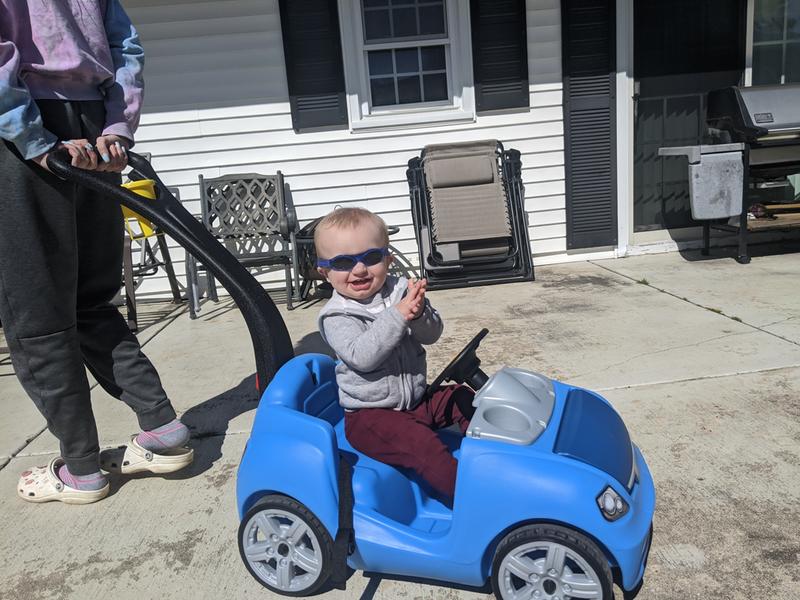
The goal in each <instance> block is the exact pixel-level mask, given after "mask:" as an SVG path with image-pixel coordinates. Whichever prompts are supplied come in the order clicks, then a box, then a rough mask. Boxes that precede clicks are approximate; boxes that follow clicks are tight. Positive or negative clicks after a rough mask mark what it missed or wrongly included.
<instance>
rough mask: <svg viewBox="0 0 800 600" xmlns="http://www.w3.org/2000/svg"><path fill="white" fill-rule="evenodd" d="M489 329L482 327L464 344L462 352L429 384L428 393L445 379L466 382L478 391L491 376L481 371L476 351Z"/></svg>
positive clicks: (434, 389)
mask: <svg viewBox="0 0 800 600" xmlns="http://www.w3.org/2000/svg"><path fill="white" fill-rule="evenodd" d="M488 333H489V330H488V329H486V328H485V327H484V328H483V329H481V330H480V331H479V332H478V334H477V335H476V336H475V337H474V338H472V340H471V341H470V342H469V343H468V344H467V345H466V346H464V348H463V349H462V350H461V352H459V353H458V355H457V356H456V357H455V358H454V359H453V360H452V361H450V364H449V365H447V366H446V367H445V368H444V370H443V371H442V372H441V373H439V376H438V377H437V378H436V379H434V380H433V382H432V383H431V384H430V385H429V386H428V393H429V394H430V393H431V392H434V391H436V389H437V388H438V387H439V386H441V385H442V383H443V382H445V381H454V382H455V383H466V384H468V385H469V387H471V388H472V389H473V390H475V391H478V390H479V389H480V388H482V387H483V384H485V383H486V381H487V380H488V379H489V377H488V376H487V375H486V373H484V372H483V371H481V368H480V367H481V359H480V358H478V357H477V355H476V354H475V351H476V350H477V349H478V346H480V345H481V340H482V339H483V338H485V337H486V334H488Z"/></svg>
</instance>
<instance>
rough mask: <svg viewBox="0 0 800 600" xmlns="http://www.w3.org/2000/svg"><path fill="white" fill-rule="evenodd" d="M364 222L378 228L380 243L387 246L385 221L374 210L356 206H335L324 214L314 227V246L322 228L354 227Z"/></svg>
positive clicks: (387, 235)
mask: <svg viewBox="0 0 800 600" xmlns="http://www.w3.org/2000/svg"><path fill="white" fill-rule="evenodd" d="M365 222H366V223H372V224H373V225H375V227H377V228H378V232H379V233H380V236H381V245H383V246H388V245H389V231H388V230H387V228H386V222H385V221H384V220H383V219H381V218H380V217H379V216H378V215H376V214H375V213H374V212H371V211H369V210H367V209H366V208H358V207H348V208H335V209H333V211H331V212H329V213H328V214H327V215H325V216H324V217H323V218H322V220H321V221H320V222H319V223H317V226H316V228H315V229H314V246H315V247H318V242H319V236H320V235H321V232H322V231H323V230H327V229H355V228H356V227H358V226H359V225H361V224H362V223H365Z"/></svg>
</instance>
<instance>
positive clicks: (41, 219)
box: [0, 100, 175, 475]
mask: <svg viewBox="0 0 800 600" xmlns="http://www.w3.org/2000/svg"><path fill="white" fill-rule="evenodd" d="M37 104H39V107H40V110H41V112H42V116H43V118H44V124H45V127H47V129H49V130H50V131H52V132H53V133H55V134H56V135H58V136H59V138H60V139H62V140H69V139H75V138H87V139H89V140H90V141H92V142H94V140H95V139H96V137H97V136H98V135H99V133H100V132H101V129H102V126H103V123H104V108H103V103H102V102H75V101H61V100H47V101H39V102H37ZM107 176H108V177H114V178H116V179H117V180H119V176H118V175H114V174H108V175H107ZM122 231H123V229H122V216H121V211H120V207H119V204H117V203H116V202H115V201H114V200H109V199H107V198H101V197H98V196H97V195H96V194H95V193H94V192H91V191H88V190H86V189H83V188H78V187H77V186H75V185H73V184H70V183H67V182H64V181H62V180H60V179H58V178H57V177H55V176H53V175H51V174H49V173H47V172H46V171H44V170H43V169H42V168H40V167H38V166H36V165H34V164H32V163H30V162H26V161H24V160H23V159H22V158H21V156H20V155H19V153H18V152H17V150H16V148H15V147H14V146H13V145H12V144H9V143H7V142H5V141H3V142H2V143H0V322H2V324H3V329H4V332H5V336H6V340H7V342H8V346H9V348H10V351H11V360H12V363H13V365H14V370H15V372H16V374H17V377H18V378H19V381H20V383H21V384H22V386H23V388H25V391H26V392H27V393H28V395H29V396H30V397H31V398H32V399H33V401H34V403H35V404H36V406H37V408H38V409H39V410H40V411H41V413H42V415H43V416H44V418H45V419H46V420H47V426H48V428H49V429H50V431H51V432H52V433H53V435H54V436H56V438H58V440H59V442H60V443H61V454H62V456H63V457H64V459H65V461H66V463H67V467H68V468H69V470H70V472H72V473H73V474H74V475H88V474H89V473H93V472H95V471H97V469H98V452H99V444H98V438H97V426H96V424H95V420H94V414H93V413H92V404H91V400H90V397H89V382H88V378H87V376H86V370H85V367H87V368H88V369H89V371H91V373H92V375H93V376H94V377H95V379H96V380H97V381H98V382H99V383H100V385H101V386H102V387H103V389H105V390H106V391H107V392H108V393H109V394H110V395H112V396H114V397H116V398H119V399H120V400H122V401H123V402H125V403H126V404H127V405H128V406H130V407H131V408H132V409H133V410H134V411H135V412H136V414H137V416H138V419H139V426H140V427H141V428H142V429H155V428H156V427H159V426H161V425H164V424H165V423H168V422H169V421H171V420H172V419H174V418H175V411H174V410H173V408H172V405H171V404H170V402H169V399H168V398H167V396H166V393H165V392H164V389H163V388H162V386H161V381H160V380H159V377H158V373H157V372H156V370H155V368H154V367H153V365H152V364H151V363H150V361H149V360H148V359H147V357H145V356H144V354H142V351H141V348H140V347H139V342H138V341H137V339H136V337H135V336H134V335H133V334H132V333H131V332H130V331H129V329H128V327H127V324H126V323H125V319H124V318H123V317H122V315H121V314H120V313H119V311H118V310H117V308H116V307H114V306H113V305H112V304H111V303H110V302H111V300H112V298H113V297H114V296H115V294H116V293H117V291H118V290H119V288H120V282H121V271H122V241H123V237H122Z"/></svg>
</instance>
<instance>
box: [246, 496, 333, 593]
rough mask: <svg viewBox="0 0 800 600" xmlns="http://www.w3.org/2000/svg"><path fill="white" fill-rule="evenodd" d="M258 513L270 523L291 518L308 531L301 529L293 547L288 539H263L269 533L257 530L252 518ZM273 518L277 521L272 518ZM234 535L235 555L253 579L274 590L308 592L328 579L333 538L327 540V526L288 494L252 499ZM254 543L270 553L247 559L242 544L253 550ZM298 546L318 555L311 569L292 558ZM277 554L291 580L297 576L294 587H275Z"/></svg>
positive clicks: (290, 521)
mask: <svg viewBox="0 0 800 600" xmlns="http://www.w3.org/2000/svg"><path fill="white" fill-rule="evenodd" d="M259 515H260V516H261V518H263V517H265V516H269V518H270V524H272V525H275V524H276V523H277V524H278V525H280V524H282V523H281V522H285V524H287V525H291V524H292V523H293V522H297V521H299V522H300V524H301V525H302V526H304V527H305V528H306V530H307V532H308V533H307V534H306V533H304V534H303V535H302V537H301V539H299V540H298V544H297V547H295V546H294V545H291V547H290V543H289V541H288V540H285V539H284V538H278V540H277V541H271V540H269V539H266V538H268V537H269V536H268V535H267V534H265V533H264V532H262V531H261V529H260V527H259V524H258V523H257V522H256V517H258V516H259ZM276 519H277V522H276V521H275V520H276ZM262 523H263V521H262ZM259 535H262V536H264V538H265V539H263V540H261V539H259V537H258V536H259ZM238 538H239V556H241V558H242V562H243V563H244V565H245V567H247V570H248V571H249V572H250V574H251V575H252V576H253V577H254V578H255V580H256V581H258V582H259V583H260V584H261V585H263V586H264V587H266V588H267V589H269V590H270V591H273V592H275V593H276V594H281V595H283V596H310V595H312V594H314V593H315V592H317V591H318V590H319V589H320V587H322V586H323V585H324V584H325V583H326V582H327V581H328V579H330V576H331V569H332V556H333V540H331V536H330V534H329V533H328V530H327V529H325V526H324V525H323V524H322V523H321V522H320V520H319V519H317V517H316V516H315V515H314V513H312V512H311V511H310V510H308V508H306V507H305V505H303V504H301V503H300V502H297V501H296V500H294V499H292V498H289V497H288V496H282V495H270V496H265V497H264V498H261V499H260V500H259V501H258V502H256V504H255V505H253V507H252V508H251V509H250V510H248V511H247V513H246V514H245V516H244V518H243V519H242V522H241V523H240V524H239V534H238ZM258 544H262V545H266V546H269V548H267V549H265V551H264V552H265V553H266V552H270V556H269V557H266V556H265V557H264V559H258V560H256V559H255V558H253V559H252V560H251V558H249V557H248V556H247V554H246V552H245V547H246V546H247V547H248V548H250V549H251V550H253V549H255V545H258ZM292 544H293V542H292ZM298 548H299V549H300V550H311V554H312V555H314V556H315V557H316V558H317V559H318V569H316V570H315V571H311V570H304V569H303V568H302V567H303V566H302V565H299V564H298V563H296V562H294V560H293V559H294V558H296V557H298V556H299V555H296V554H295V552H296V551H297V550H298ZM307 554H308V553H307ZM281 557H284V559H285V560H286V561H287V563H286V564H287V565H288V566H287V567H284V568H285V569H286V570H288V571H289V572H291V574H290V575H289V578H290V579H291V580H294V579H295V576H296V577H297V584H298V586H299V587H298V586H296V589H285V588H286V586H284V589H282V588H281V587H279V584H278V579H277V578H278V562H277V561H279V560H281ZM315 574H316V576H315Z"/></svg>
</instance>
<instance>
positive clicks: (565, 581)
mask: <svg viewBox="0 0 800 600" xmlns="http://www.w3.org/2000/svg"><path fill="white" fill-rule="evenodd" d="M612 585H613V579H612V576H611V569H610V568H609V566H608V561H607V560H606V557H605V556H604V555H603V553H602V552H601V551H600V549H599V548H598V547H597V545H596V544H595V543H594V542H592V541H591V540H590V539H589V538H587V537H586V536H584V535H581V534H580V533H578V532H577V531H572V530H571V529H567V528H566V527H560V526H558V525H527V526H525V527H521V528H519V529H517V530H515V531H512V532H511V533H509V534H508V535H507V536H506V537H505V538H504V539H503V541H502V542H500V545H499V546H498V547H497V551H496V552H495V555H494V562H493V563H492V587H493V589H494V593H495V596H497V598H499V599H500V600H512V599H514V600H516V599H519V598H530V599H532V600H535V599H537V598H542V599H544V598H547V599H552V600H572V599H573V598H576V599H577V598H595V599H597V600H611V599H612V598H613V597H614V592H613V588H612Z"/></svg>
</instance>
